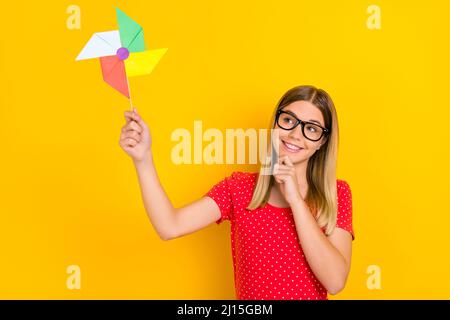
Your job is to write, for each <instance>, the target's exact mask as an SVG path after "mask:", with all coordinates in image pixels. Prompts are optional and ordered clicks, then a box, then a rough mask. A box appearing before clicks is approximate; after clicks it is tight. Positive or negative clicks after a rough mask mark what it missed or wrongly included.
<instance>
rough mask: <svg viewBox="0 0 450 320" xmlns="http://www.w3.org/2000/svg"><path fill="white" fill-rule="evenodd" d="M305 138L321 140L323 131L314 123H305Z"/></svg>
mask: <svg viewBox="0 0 450 320" xmlns="http://www.w3.org/2000/svg"><path fill="white" fill-rule="evenodd" d="M304 133H305V136H306V138H308V139H311V140H319V139H320V137H322V133H323V130H322V128H321V127H319V126H316V125H315V124H312V123H305V130H304Z"/></svg>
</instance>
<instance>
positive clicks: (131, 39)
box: [116, 8, 145, 52]
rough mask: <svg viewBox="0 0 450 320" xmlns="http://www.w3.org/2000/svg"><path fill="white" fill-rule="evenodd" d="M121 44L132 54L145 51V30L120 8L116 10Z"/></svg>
mask: <svg viewBox="0 0 450 320" xmlns="http://www.w3.org/2000/svg"><path fill="white" fill-rule="evenodd" d="M116 12H117V22H118V24H119V33H120V42H121V44H122V47H125V48H127V49H128V51H130V52H141V51H145V43H144V30H142V27H141V26H140V25H139V24H137V23H136V22H135V21H134V20H133V19H131V18H130V17H129V16H127V15H126V14H125V13H124V12H123V11H121V10H120V9H119V8H116Z"/></svg>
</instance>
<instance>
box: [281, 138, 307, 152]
mask: <svg viewBox="0 0 450 320" xmlns="http://www.w3.org/2000/svg"><path fill="white" fill-rule="evenodd" d="M281 142H282V143H283V146H284V147H285V149H286V150H288V151H289V152H299V151H301V150H303V148H300V147H299V146H296V145H294V144H291V143H287V142H286V141H283V140H281Z"/></svg>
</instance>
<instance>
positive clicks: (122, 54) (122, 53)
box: [116, 47, 130, 60]
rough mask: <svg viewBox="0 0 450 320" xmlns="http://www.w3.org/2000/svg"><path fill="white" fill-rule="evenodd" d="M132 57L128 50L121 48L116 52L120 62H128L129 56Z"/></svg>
mask: <svg viewBox="0 0 450 320" xmlns="http://www.w3.org/2000/svg"><path fill="white" fill-rule="evenodd" d="M129 55H130V52H129V51H128V49H127V48H124V47H122V48H119V49H118V50H117V52H116V56H117V57H118V58H119V59H120V60H126V59H127V58H128V56H129Z"/></svg>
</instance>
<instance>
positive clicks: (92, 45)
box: [76, 30, 120, 61]
mask: <svg viewBox="0 0 450 320" xmlns="http://www.w3.org/2000/svg"><path fill="white" fill-rule="evenodd" d="M119 48H120V34H119V31H117V30H116V31H107V32H97V33H94V34H93V35H92V37H91V39H89V41H88V43H87V44H86V45H85V46H84V48H83V50H81V52H80V54H79V55H78V57H77V58H76V60H77V61H78V60H85V59H92V58H100V57H105V56H112V55H115V54H116V52H117V49H119Z"/></svg>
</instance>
